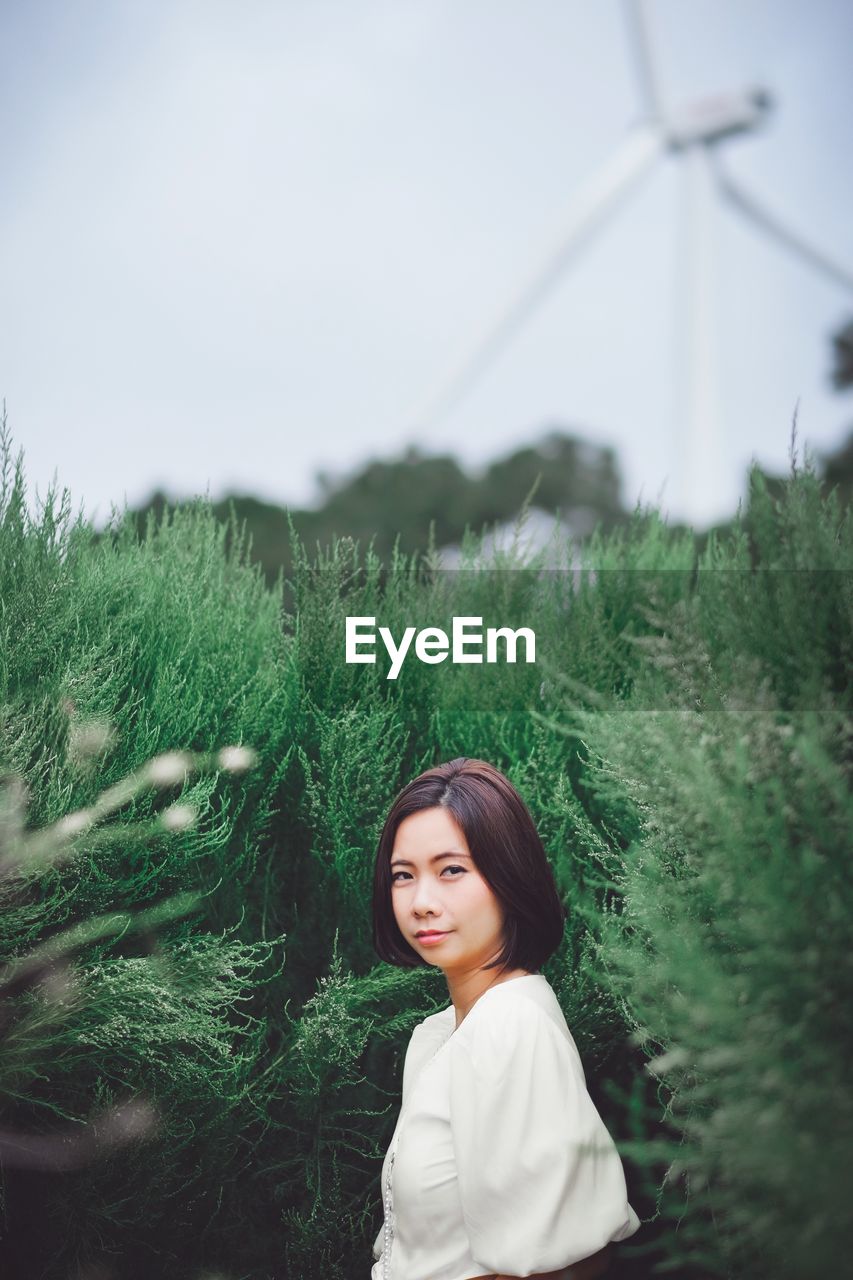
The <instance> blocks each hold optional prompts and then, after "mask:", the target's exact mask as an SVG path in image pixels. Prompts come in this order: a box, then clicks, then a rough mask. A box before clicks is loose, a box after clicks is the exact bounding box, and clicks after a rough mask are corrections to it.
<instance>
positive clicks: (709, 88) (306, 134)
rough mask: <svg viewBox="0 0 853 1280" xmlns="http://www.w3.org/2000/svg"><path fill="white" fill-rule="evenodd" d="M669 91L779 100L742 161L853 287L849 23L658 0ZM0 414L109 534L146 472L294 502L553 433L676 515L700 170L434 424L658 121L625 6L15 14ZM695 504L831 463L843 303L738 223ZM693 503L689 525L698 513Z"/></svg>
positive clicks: (8, 24) (790, 1) (734, 157)
mask: <svg viewBox="0 0 853 1280" xmlns="http://www.w3.org/2000/svg"><path fill="white" fill-rule="evenodd" d="M649 12H650V17H651V20H652V23H653V30H654V33H655V36H656V43H657V47H658V56H659V59H660V64H661V72H662V78H663V83H664V90H665V93H666V95H667V97H668V98H669V99H670V100H671V101H672V102H674V103H678V102H680V101H683V100H686V99H689V98H692V97H696V96H700V95H703V94H707V93H715V92H720V91H724V90H727V89H736V88H740V87H743V86H746V85H751V84H755V83H760V84H763V85H765V86H766V87H767V88H768V89H770V91H771V92H772V93H773V94H774V95H775V98H776V107H775V110H774V112H773V113H772V115H771V116H770V118H769V121H768V123H767V124H766V126H765V127H764V128H763V129H762V130H761V131H760V132H756V133H755V134H754V135H752V136H750V137H748V138H740V139H736V140H734V141H733V142H731V143H730V144H727V145H726V147H725V148H724V152H723V158H724V159H725V160H726V162H727V167H728V168H729V170H730V171H731V172H732V173H733V174H734V175H735V176H737V177H738V178H739V179H740V180H741V181H742V183H743V185H744V186H746V187H748V188H749V189H750V191H752V192H753V193H754V194H755V195H756V196H757V197H759V198H761V199H762V200H763V201H764V202H765V203H766V204H768V205H769V206H771V207H772V208H773V209H774V210H775V211H776V212H777V213H778V214H779V215H780V216H783V217H784V218H785V220H786V221H787V222H788V223H789V224H790V225H791V227H792V228H794V229H796V230H797V231H799V232H800V233H801V234H802V235H804V236H806V237H807V238H809V239H810V240H812V241H813V242H814V243H815V244H816V245H818V246H820V247H822V248H823V249H824V250H825V251H826V252H827V253H829V254H831V255H833V256H834V257H836V258H838V259H840V260H842V261H844V262H846V263H847V264H848V267H849V270H850V271H851V272H853V234H851V228H853V219H851V215H850V210H851V208H853V170H851V165H850V162H849V155H850V151H851V129H850V121H851V119H853V75H851V62H853V59H851V50H853V5H851V4H850V3H849V0H651V3H650V5H649ZM0 47H2V49H3V75H2V77H0V110H2V119H3V121H4V126H3V128H2V131H0V163H2V174H3V179H4V184H3V185H4V192H5V195H4V199H3V200H2V203H0V288H2V305H0V396H2V397H5V399H6V406H7V412H8V417H9V425H10V428H11V430H12V433H13V436H14V439H15V442H16V444H17V445H21V446H22V447H23V449H24V453H25V462H26V470H27V474H28V477H29V479H30V483H31V485H32V486H36V485H37V486H38V489H39V491H40V492H41V493H42V494H43V493H44V491H45V489H46V487H47V484H48V483H49V481H50V479H51V477H52V475H53V474H54V472H55V473H56V474H57V476H58V479H59V482H60V483H61V484H63V485H67V486H68V487H69V488H70V489H71V493H72V498H73V499H74V501H75V504H76V503H79V502H82V503H83V504H84V506H85V509H86V511H87V512H88V513H89V514H92V515H94V516H95V517H96V519H102V518H104V517H106V515H107V514H108V512H109V508H110V504H111V503H113V502H115V503H118V504H121V502H122V501H123V499H124V498H125V497H126V498H127V500H128V502H130V503H132V504H136V503H139V502H141V501H142V500H144V498H145V497H146V496H147V495H148V494H149V493H150V491H151V490H152V489H153V488H154V487H155V486H162V487H165V488H166V489H168V490H169V492H171V493H172V494H174V495H188V494H192V493H199V492H204V491H205V490H209V492H210V493H211V496H213V497H218V496H220V495H221V494H222V493H223V492H225V491H226V490H232V491H233V490H236V491H241V492H251V493H254V494H256V495H257V496H259V497H262V498H266V499H269V500H272V501H277V502H282V503H284V502H290V503H292V504H294V505H299V504H304V503H307V502H310V501H311V500H312V499H313V497H314V496H315V486H314V482H313V476H314V474H315V472H316V471H317V469H319V468H324V469H326V470H327V471H330V472H331V473H333V474H338V473H342V472H345V471H347V470H349V469H350V468H352V467H354V466H356V465H358V464H359V463H360V462H362V461H364V460H365V459H366V458H367V457H368V456H385V455H388V454H391V453H396V452H398V451H399V450H401V449H402V448H403V447H404V446H405V445H406V444H409V443H412V442H417V443H418V444H420V446H421V447H422V448H424V449H426V450H428V451H439V450H450V451H452V452H454V453H456V455H457V456H458V457H459V458H460V459H461V460H462V461H463V462H465V463H468V464H470V465H478V464H481V463H484V462H486V461H487V460H489V459H491V458H492V457H494V456H496V455H497V454H498V453H502V452H505V451H507V450H509V449H510V448H512V447H514V446H517V445H519V444H522V443H526V442H528V441H530V440H532V439H534V438H535V437H537V436H538V435H540V434H541V433H542V432H543V431H544V430H545V429H547V428H550V427H563V428H565V429H567V430H574V431H577V432H578V433H580V434H583V435H585V436H587V437H588V438H590V439H592V440H594V441H598V442H601V443H609V444H612V445H614V446H615V447H616V449H617V451H618V454H619V458H620V463H621V466H622V470H623V475H624V477H625V487H624V491H623V499H624V500H625V501H626V502H627V503H629V504H630V505H633V503H634V502H635V501H636V500H637V497H638V496H640V497H641V498H642V500H643V501H655V500H656V499H657V498H658V496H659V495H661V496H662V505H663V508H664V510H666V511H669V513H670V514H671V515H672V516H680V515H683V514H689V513H688V511H687V509H686V507H685V505H684V497H683V490H681V491H680V490H679V484H680V481H679V473H678V472H677V470H676V468H675V456H676V452H675V451H676V443H677V441H678V439H679V424H680V423H681V424H683V423H684V421H685V410H684V398H683V397H684V394H685V390H686V378H685V357H686V351H687V347H686V342H685V325H686V318H687V310H686V306H687V300H686V294H685V285H684V280H683V272H682V270H681V268H682V266H683V256H682V255H683V245H682V237H683V226H682V221H681V217H680V215H681V213H682V212H683V207H684V196H685V184H684V166H683V164H682V163H680V162H679V161H678V160H675V159H672V158H666V159H665V160H663V161H662V162H661V163H660V164H659V166H658V167H657V168H656V169H655V170H653V171H652V173H651V175H650V176H649V177H647V178H646V179H645V180H644V181H643V183H642V184H641V185H640V186H638V187H637V188H636V189H635V191H634V193H633V195H632V196H630V197H629V199H628V201H627V203H626V204H625V205H624V206H623V207H622V208H621V209H620V210H619V212H617V213H616V214H615V215H614V216H613V218H612V220H611V221H610V222H609V223H608V224H607V225H606V226H605V227H604V228H603V229H602V230H601V232H600V234H599V235H598V236H597V237H596V238H595V239H593V240H592V241H590V242H589V243H588V245H587V247H586V249H585V250H584V252H583V253H582V254H580V256H579V257H578V258H577V260H576V261H575V262H574V264H573V265H572V266H570V268H569V269H568V270H567V272H566V273H565V275H564V276H562V277H561V278H560V280H559V281H558V282H557V284H556V285H555V287H554V288H553V289H552V291H551V292H550V293H549V295H548V296H547V298H546V300H545V301H544V302H543V304H542V305H541V306H540V307H539V308H538V309H537V310H536V312H535V313H534V314H533V315H532V316H531V317H530V319H529V320H528V321H527V323H526V324H525V326H524V328H523V329H522V330H520V331H519V333H518V334H517V335H516V336H515V338H514V339H513V340H512V341H511V342H510V343H509V345H507V346H506V347H505V348H504V349H503V351H502V353H501V354H500V355H499V357H497V358H496V359H495V361H494V362H493V363H492V364H490V366H489V367H488V369H487V370H486V371H485V373H484V374H483V376H482V377H481V379H480V380H479V382H478V383H477V385H476V386H475V387H472V389H471V390H470V392H469V393H468V394H467V395H466V396H465V397H464V399H463V400H461V401H460V402H459V404H458V405H457V406H456V408H455V409H453V410H451V411H450V412H448V413H447V414H446V415H445V416H444V417H442V418H441V419H440V420H439V421H437V422H436V423H435V424H434V425H433V426H432V427H431V428H430V429H429V431H428V432H426V433H421V434H418V433H416V432H415V431H414V430H413V429H412V426H411V414H412V411H413V410H414V408H415V407H416V406H417V405H418V404H419V403H420V402H421V401H422V400H424V399H425V398H428V397H429V395H430V394H431V393H433V392H435V391H437V390H438V386H439V383H440V382H441V379H442V375H443V374H445V373H446V372H447V370H448V367H449V366H451V365H452V364H453V363H454V362H455V360H456V359H457V357H458V356H459V355H460V354H461V353H462V352H464V351H465V350H466V349H467V348H468V347H469V346H470V345H471V344H472V343H474V342H475V340H476V339H477V337H478V335H479V334H480V333H482V332H483V331H484V329H485V328H486V327H487V326H488V324H489V322H490V321H491V320H492V319H493V318H494V316H495V314H496V310H497V309H498V308H500V306H501V305H502V303H503V302H504V301H505V300H506V299H507V298H508V297H510V296H511V295H512V293H513V291H514V290H515V288H516V287H517V286H518V284H519V283H520V281H521V280H522V279H524V278H525V276H526V275H527V273H528V272H529V269H530V267H531V265H532V264H534V263H535V262H536V260H537V259H538V257H539V256H540V254H542V253H543V252H544V251H545V249H546V248H547V246H548V245H549V243H550V242H551V241H552V240H553V239H554V237H555V235H556V234H557V233H558V232H559V229H560V227H561V225H563V224H564V223H565V221H566V218H567V216H568V211H569V209H570V207H571V202H572V197H573V194H574V193H576V192H577V191H578V189H579V187H580V186H581V184H582V183H583V182H584V181H585V180H586V179H587V178H588V177H589V176H590V175H592V174H593V173H594V171H595V170H596V168H597V167H598V166H599V165H601V164H602V163H603V162H604V161H605V160H606V159H607V157H608V156H609V155H610V154H611V153H612V152H613V151H614V149H615V148H616V147H617V146H618V144H619V143H620V141H621V140H622V139H623V138H624V136H625V134H626V132H627V130H628V128H629V126H631V125H632V124H635V123H636V122H637V121H638V120H639V118H640V116H641V114H642V110H641V99H640V95H639V90H638V83H637V77H636V74H635V65H634V62H633V59H632V55H631V46H630V44H629V40H628V32H627V26H626V22H625V10H624V7H623V3H622V0H381V2H380V0H240V2H238V0H230V2H229V3H225V2H224V0H139V3H131V2H130V0H100V3H98V2H96V0H30V2H29V3H27V4H6V5H2V6H0ZM712 233H713V250H712V252H713V262H714V293H715V299H714V306H713V309H712V310H709V311H708V318H709V323H710V324H711V326H712V330H713V336H714V346H713V350H714V352H715V369H716V373H715V377H714V379H713V387H714V391H713V396H712V397H711V399H710V401H709V404H711V405H713V404H714V403H716V405H717V406H718V409H719V419H718V426H717V448H716V454H715V459H714V465H713V466H712V467H710V468H709V472H708V475H709V479H708V487H707V490H706V492H705V494H704V497H703V512H704V514H705V516H706V517H707V518H710V517H711V516H712V515H714V514H720V515H722V514H728V513H731V512H732V511H733V510H734V506H735V504H736V502H737V499H738V497H739V496H740V495H741V494H742V492H743V485H744V478H745V470H746V466H747V464H748V462H749V460H750V458H751V457H755V458H757V459H758V461H759V462H760V463H762V464H763V465H765V466H767V467H770V468H771V469H775V470H778V471H785V470H787V468H788V450H789V440H790V431H791V419H792V416H793V412H794V407H795V404H796V402H797V400H799V419H798V439H799V441H800V444H801V445H802V444H803V443H806V444H808V445H810V446H811V447H812V448H813V449H814V450H816V451H818V452H821V451H827V450H830V449H833V448H835V447H837V446H838V444H839V443H840V442H841V441H842V439H843V438H844V437H845V435H846V432H847V429H848V426H849V424H850V423H851V420H853V405H851V397H850V396H849V395H848V396H844V395H841V394H839V393H837V392H834V391H833V390H832V388H831V386H830V383H829V370H830V367H831V350H830V336H831V334H832V332H833V331H834V330H836V329H837V328H838V327H839V326H840V324H841V323H842V321H844V320H845V319H847V318H848V317H849V316H850V315H851V314H853V296H851V294H850V293H849V292H845V290H844V289H843V288H842V287H841V286H840V285H837V284H834V283H832V282H831V281H830V280H828V279H827V278H826V277H822V276H820V275H818V274H817V273H816V272H814V271H813V270H811V269H810V268H809V267H807V266H805V265H803V264H802V263H801V262H800V261H798V260H796V259H794V258H792V257H791V256H789V255H788V254H787V253H785V252H784V251H783V250H782V249H781V248H780V247H778V246H777V244H776V243H775V242H772V241H769V240H768V239H767V238H766V237H765V236H762V234H761V233H760V232H759V231H757V230H755V229H753V227H752V226H751V225H749V224H747V223H745V222H743V221H742V220H741V219H740V218H738V216H737V215H736V213H734V212H733V211H732V210H731V209H730V208H728V207H726V206H723V205H722V204H717V205H715V213H714V218H713V226H712ZM692 514H693V515H694V517H695V518H696V519H697V521H699V522H700V523H701V518H700V514H699V512H698V511H697V510H696V509H695V508H694V510H693V512H692Z"/></svg>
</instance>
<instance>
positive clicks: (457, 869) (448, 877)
mask: <svg viewBox="0 0 853 1280" xmlns="http://www.w3.org/2000/svg"><path fill="white" fill-rule="evenodd" d="M445 871H460V872H461V873H462V875H463V876H464V875H465V868H464V867H443V868H442V871H441V874H442V875H444V873H445ZM408 874H409V873H408V871H395V872H394V873H393V875H392V876H391V883H392V884H394V883H395V882H396V880H397V877H398V876H408ZM444 878H445V880H458V879H459V876H445V877H444Z"/></svg>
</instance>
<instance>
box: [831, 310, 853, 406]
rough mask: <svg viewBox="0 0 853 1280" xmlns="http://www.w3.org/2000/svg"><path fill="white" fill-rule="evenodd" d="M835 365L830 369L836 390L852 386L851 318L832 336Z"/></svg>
mask: <svg viewBox="0 0 853 1280" xmlns="http://www.w3.org/2000/svg"><path fill="white" fill-rule="evenodd" d="M832 346H833V352H834V356H835V367H834V368H833V370H832V382H833V386H834V387H835V388H836V390H838V391H842V390H843V389H844V388H845V387H851V386H853V320H848V321H847V323H846V324H844V325H842V326H841V328H840V329H839V330H838V332H837V333H836V334H834V335H833V338H832Z"/></svg>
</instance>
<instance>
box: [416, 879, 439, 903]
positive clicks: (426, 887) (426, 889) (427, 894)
mask: <svg viewBox="0 0 853 1280" xmlns="http://www.w3.org/2000/svg"><path fill="white" fill-rule="evenodd" d="M437 901H438V894H437V892H436V889H435V886H434V885H433V883H432V881H431V880H429V879H427V878H426V877H421V879H420V880H418V882H417V883H416V885H415V892H414V893H413V895H412V906H413V908H414V910H415V911H424V910H425V909H426V908H427V907H432V906H435V905H436V904H437Z"/></svg>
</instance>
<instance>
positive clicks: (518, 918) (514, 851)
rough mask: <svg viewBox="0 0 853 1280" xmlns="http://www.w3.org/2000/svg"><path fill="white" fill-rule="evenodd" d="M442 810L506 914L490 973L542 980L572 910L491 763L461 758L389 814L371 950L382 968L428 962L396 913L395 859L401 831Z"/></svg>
mask: <svg viewBox="0 0 853 1280" xmlns="http://www.w3.org/2000/svg"><path fill="white" fill-rule="evenodd" d="M435 808H444V809H447V810H448V812H449V813H450V814H451V815H452V817H453V818H454V820H455V821H456V822H457V824H458V825H459V827H460V828H461V829H462V832H463V834H464V836H465V839H466V841H467V843H468V848H469V849H470V850H471V856H472V858H473V859H474V863H475V865H476V867H477V870H478V871H479V873H480V875H481V876H482V877H483V879H484V880H485V881H486V882H487V884H488V885H489V886H490V888H491V890H492V892H493V893H494V894H495V897H496V898H497V899H498V901H499V902H500V903H501V905H502V907H503V909H504V922H505V927H504V942H503V947H502V949H501V952H500V954H499V955H498V957H497V958H496V959H495V960H493V961H492V962H491V964H488V965H486V966H485V967H486V968H487V969H495V968H501V969H503V968H510V969H529V970H530V971H531V972H538V971H539V970H540V969H541V968H542V965H543V964H544V963H545V961H546V960H547V959H548V958H549V956H551V955H553V953H554V952H555V951H556V950H557V947H558V946H559V945H560V942H561V941H562V937H563V929H564V926H565V921H566V914H567V912H566V909H565V907H564V906H563V904H562V902H561V901H560V895H559V893H558V891H557V883H556V881H555V879H554V872H553V870H552V868H551V864H550V863H549V862H548V858H547V855H546V853H545V848H544V846H543V844H542V840H541V839H540V836H539V832H538V831H537V830H536V826H535V824H534V822H533V819H532V818H531V816H530V813H529V811H528V809H527V807H526V805H525V803H524V801H523V800H522V798H521V796H520V795H519V794H518V792H517V791H516V789H515V787H514V786H513V785H512V783H511V782H510V781H509V779H508V778H506V777H504V775H503V774H502V773H501V772H500V770H498V769H496V768H495V767H494V765H491V764H487V762H486V761H485V760H470V759H467V758H466V757H465V756H461V757H460V758H459V759H458V760H451V761H450V762H449V763H448V764H440V765H437V766H436V767H435V768H434V769H427V771H426V772H425V773H422V774H421V775H420V776H419V777H417V778H415V779H414V780H413V781H412V782H410V783H409V784H408V785H407V786H405V787H404V788H403V790H402V791H401V792H400V794H399V795H398V796H397V798H396V800H395V801H394V803H393V804H392V806H391V809H390V812H389V814H388V817H387V818H386V819H385V825H384V827H383V828H382V834H381V835H380V837H379V845H378V847H377V850H376V864H375V866H374V871H373V946H374V948H375V950H376V952H377V954H378V955H379V957H380V958H381V959H382V960H385V961H387V962H388V963H389V964H393V965H398V966H401V967H403V968H409V969H414V968H417V967H418V966H419V965H427V964H428V961H427V960H425V959H424V958H423V956H421V955H419V954H418V953H417V951H415V949H414V947H411V946H410V945H409V943H408V942H407V941H406V940H405V938H404V937H403V935H402V933H401V932H400V929H399V928H398V925H397V921H396V920H395V918H394V909H393V907H392V905H391V883H392V881H391V853H392V851H393V848H394V841H395V839H396V836H397V828H398V827H399V826H400V823H401V822H402V821H403V820H404V819H405V818H408V817H410V816H411V815H412V814H413V813H418V812H420V810H422V809H435Z"/></svg>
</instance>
